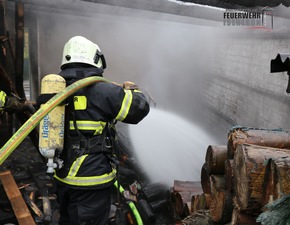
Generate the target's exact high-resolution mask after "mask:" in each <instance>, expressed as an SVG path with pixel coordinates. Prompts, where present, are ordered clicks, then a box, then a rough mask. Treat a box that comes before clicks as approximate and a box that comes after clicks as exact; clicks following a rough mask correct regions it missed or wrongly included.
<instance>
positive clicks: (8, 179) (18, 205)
mask: <svg viewBox="0 0 290 225" xmlns="http://www.w3.org/2000/svg"><path fill="white" fill-rule="evenodd" d="M0 180H1V182H2V184H3V187H4V190H5V192H6V194H7V196H8V199H9V201H10V203H11V205H12V208H13V211H14V214H15V216H16V218H17V220H18V223H19V225H35V222H34V220H33V218H32V216H31V213H30V211H29V210H28V208H27V205H26V203H25V201H24V200H23V198H22V195H21V193H20V191H19V189H18V187H17V184H16V182H15V180H14V179H13V176H12V174H11V172H10V171H9V170H8V171H4V172H2V173H0Z"/></svg>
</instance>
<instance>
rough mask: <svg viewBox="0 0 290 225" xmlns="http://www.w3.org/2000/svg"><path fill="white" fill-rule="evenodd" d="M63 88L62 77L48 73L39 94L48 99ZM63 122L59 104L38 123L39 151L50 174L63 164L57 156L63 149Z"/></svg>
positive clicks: (62, 111) (62, 106)
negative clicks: (45, 161)
mask: <svg viewBox="0 0 290 225" xmlns="http://www.w3.org/2000/svg"><path fill="white" fill-rule="evenodd" d="M65 88H66V82H65V79H64V78H63V77H61V76H59V75H56V74H49V75H46V76H45V77H44V78H43V79H42V81H41V96H42V98H43V99H45V98H47V99H49V98H51V97H52V96H53V95H55V94H57V93H59V92H61V91H63V90H64V89H65ZM40 107H42V105H41V106H40ZM64 124H65V106H64V104H61V105H58V106H57V107H55V108H54V109H53V110H52V111H51V112H50V113H48V114H47V115H45V116H44V118H43V119H42V120H41V122H40V125H39V151H40V153H41V154H42V155H43V156H44V157H45V158H47V173H50V174H52V173H53V172H54V169H60V168H61V167H62V166H63V162H62V160H61V159H59V158H58V156H59V155H60V154H61V152H62V150H63V143H64Z"/></svg>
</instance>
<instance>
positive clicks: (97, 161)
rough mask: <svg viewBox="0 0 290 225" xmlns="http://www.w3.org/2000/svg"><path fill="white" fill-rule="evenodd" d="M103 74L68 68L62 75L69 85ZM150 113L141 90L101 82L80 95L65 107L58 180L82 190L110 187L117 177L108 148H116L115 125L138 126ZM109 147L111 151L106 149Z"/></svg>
mask: <svg viewBox="0 0 290 225" xmlns="http://www.w3.org/2000/svg"><path fill="white" fill-rule="evenodd" d="M101 72H102V71H101V70H99V69H97V68H94V67H90V68H68V69H65V70H63V71H61V73H60V75H61V76H63V77H64V78H65V79H66V81H67V83H68V84H70V83H72V82H74V81H76V80H78V79H82V78H84V77H89V76H101V75H102V73H101ZM68 112H69V113H68ZM148 113H149V104H148V101H147V99H146V97H145V96H144V94H143V93H142V92H141V91H139V90H125V89H123V88H122V87H121V86H119V85H116V84H113V83H109V82H98V83H95V84H93V85H91V86H88V87H85V88H83V89H81V90H79V91H77V92H76V93H75V94H74V96H73V97H72V98H71V100H70V101H69V104H68V106H67V107H66V121H67V122H66V124H67V125H66V131H65V132H66V138H65V144H64V145H65V146H64V150H63V153H62V158H63V159H64V167H63V168H62V169H60V170H57V171H56V174H55V178H56V180H57V181H58V182H61V183H63V184H65V185H69V186H70V187H72V188H82V189H86V188H102V187H107V186H109V185H111V184H112V183H113V182H114V180H115V175H116V170H115V168H114V166H112V165H113V163H112V157H111V156H112V154H114V152H110V151H111V148H110V147H108V146H110V144H112V145H113V146H114V143H112V142H114V137H113V136H114V130H113V128H112V124H113V123H114V121H121V122H124V123H130V124H137V123H139V122H140V121H141V120H142V119H143V118H144V117H145V116H146V115H147V114H148ZM68 134H69V135H68ZM108 134H109V135H108ZM108 136H109V137H108ZM107 139H109V140H107ZM108 141H109V142H110V143H109V142H108ZM108 143H109V144H108ZM106 146H107V147H108V149H104V148H106ZM107 150H108V151H107Z"/></svg>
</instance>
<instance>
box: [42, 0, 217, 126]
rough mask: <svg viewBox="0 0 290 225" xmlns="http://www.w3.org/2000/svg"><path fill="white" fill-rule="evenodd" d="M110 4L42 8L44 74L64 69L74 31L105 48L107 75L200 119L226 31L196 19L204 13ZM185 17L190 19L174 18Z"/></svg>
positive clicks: (103, 49)
mask: <svg viewBox="0 0 290 225" xmlns="http://www.w3.org/2000/svg"><path fill="white" fill-rule="evenodd" d="M83 6H88V7H91V8H93V7H96V6H98V7H99V6H100V5H98V4H92V3H84V4H83ZM102 7H103V6H102ZM109 8H110V7H109ZM110 9H111V12H110V10H109V9H106V11H105V13H95V14H92V13H91V11H92V9H90V10H89V12H90V13H89V16H88V15H86V14H85V13H83V15H82V14H81V13H80V12H76V13H73V12H71V13H67V12H65V13H63V14H61V13H60V12H57V13H51V12H49V13H48V12H45V11H42V12H41V13H39V14H38V18H39V28H40V29H41V32H40V33H39V35H40V40H41V42H40V47H41V51H40V53H41V54H40V56H39V58H40V61H41V66H40V68H41V74H42V76H44V75H46V74H49V73H58V72H59V67H60V63H61V56H62V49H63V45H64V44H65V43H66V41H67V40H68V39H70V38H71V37H72V36H75V35H82V36H85V37H87V38H88V39H90V40H92V41H94V42H95V43H97V44H98V45H99V47H100V48H101V50H102V52H103V53H104V55H105V57H106V61H107V64H108V68H107V69H106V71H105V73H104V76H105V77H106V78H108V79H110V80H112V81H115V82H119V83H122V82H124V81H126V80H131V81H133V82H135V83H137V84H138V85H139V86H140V87H141V89H142V90H143V91H144V92H148V93H147V94H150V95H151V96H152V98H153V99H154V101H155V102H156V103H157V105H158V107H160V108H164V109H168V110H171V111H173V112H175V113H178V114H179V115H183V116H186V117H188V118H189V119H193V120H197V121H198V120H199V119H198V118H193V117H194V116H193V115H194V114H195V112H194V108H199V105H198V101H200V99H199V98H200V96H201V94H202V92H203V89H202V82H203V79H204V77H205V74H206V72H207V70H208V64H209V63H210V61H209V59H210V58H211V54H213V51H212V50H213V49H214V46H215V45H216V41H217V40H218V39H220V38H221V37H219V36H220V31H219V30H218V29H217V28H215V27H212V26H202V25H195V24H194V23H197V24H199V23H200V19H195V18H185V17H180V16H173V15H170V16H168V15H166V14H158V13H153V12H151V13H148V12H142V11H140V10H139V11H138V10H129V9H127V10H126V14H118V13H119V11H120V12H122V10H120V9H118V8H117V7H111V8H110ZM80 10H82V8H80ZM84 12H86V11H84ZM129 12H130V13H131V15H134V16H129V14H130V13H129ZM47 18H50V19H49V20H48V19H47ZM167 18H168V20H167ZM180 18H182V19H183V20H184V22H175V21H174V19H176V21H178V20H181V19H180ZM186 20H187V21H186ZM203 23H206V20H204V22H203ZM208 23H209V24H211V22H208Z"/></svg>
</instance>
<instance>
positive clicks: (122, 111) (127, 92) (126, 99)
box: [116, 90, 133, 121]
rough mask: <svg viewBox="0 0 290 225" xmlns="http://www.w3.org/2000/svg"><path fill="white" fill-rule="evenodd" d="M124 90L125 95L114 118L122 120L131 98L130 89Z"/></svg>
mask: <svg viewBox="0 0 290 225" xmlns="http://www.w3.org/2000/svg"><path fill="white" fill-rule="evenodd" d="M124 91H125V97H124V99H123V102H122V106H121V109H120V111H119V113H118V115H117V116H116V120H119V121H123V120H124V119H125V118H126V116H127V115H128V112H129V109H130V107H131V104H132V99H133V96H132V91H131V90H124Z"/></svg>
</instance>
